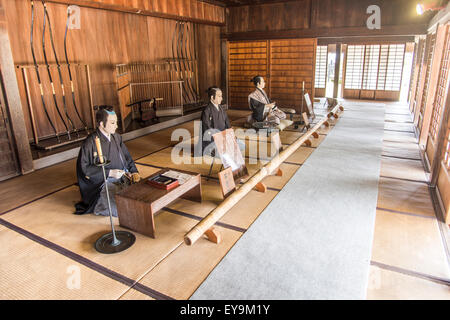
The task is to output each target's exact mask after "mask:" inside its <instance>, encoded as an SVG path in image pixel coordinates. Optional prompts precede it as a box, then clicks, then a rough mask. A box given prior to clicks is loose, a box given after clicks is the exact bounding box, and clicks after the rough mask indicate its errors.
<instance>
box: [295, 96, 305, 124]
mask: <svg viewBox="0 0 450 320" xmlns="http://www.w3.org/2000/svg"><path fill="white" fill-rule="evenodd" d="M304 100H305V89H304V88H302V106H301V108H300V120H299V121H294V129H298V126H300V125H303V124H305V122H304V121H303V119H302V114H303V101H304Z"/></svg>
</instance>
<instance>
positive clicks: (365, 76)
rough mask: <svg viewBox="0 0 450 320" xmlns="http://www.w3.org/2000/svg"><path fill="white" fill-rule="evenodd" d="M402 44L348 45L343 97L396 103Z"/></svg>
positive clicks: (403, 51) (401, 63)
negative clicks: (394, 101) (393, 101)
mask: <svg viewBox="0 0 450 320" xmlns="http://www.w3.org/2000/svg"><path fill="white" fill-rule="evenodd" d="M405 47H406V45H405V44H371V45H368V44H367V45H348V46H347V53H346V55H345V56H346V58H345V76H344V94H343V97H344V98H353V99H381V100H398V99H399V97H400V89H401V83H402V74H403V60H404V56H405Z"/></svg>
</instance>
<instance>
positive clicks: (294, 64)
mask: <svg viewBox="0 0 450 320" xmlns="http://www.w3.org/2000/svg"><path fill="white" fill-rule="evenodd" d="M316 47H317V41H316V39H290V40H267V41H240V42H230V43H229V44H228V88H229V89H228V90H229V91H228V93H229V100H230V107H231V108H237V109H248V108H249V107H248V99H247V97H248V95H249V94H250V93H251V92H252V91H253V90H255V87H254V85H253V83H252V82H250V79H252V78H253V77H254V76H256V75H260V76H263V77H264V79H265V82H266V88H265V91H266V92H267V94H268V96H269V98H270V99H271V100H274V101H276V102H277V104H278V105H279V106H280V107H291V108H295V109H296V110H297V111H298V112H300V108H301V105H302V94H301V93H302V82H303V81H304V82H305V93H309V96H310V98H311V101H313V99H314V76H315V72H314V71H315V70H314V69H315V55H316ZM303 107H304V111H306V104H304V106H303Z"/></svg>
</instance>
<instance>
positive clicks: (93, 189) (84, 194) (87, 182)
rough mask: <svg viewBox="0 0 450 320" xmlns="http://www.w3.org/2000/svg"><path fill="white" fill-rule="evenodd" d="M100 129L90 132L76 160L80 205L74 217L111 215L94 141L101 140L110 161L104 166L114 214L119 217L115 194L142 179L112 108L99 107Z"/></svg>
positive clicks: (98, 121)
mask: <svg viewBox="0 0 450 320" xmlns="http://www.w3.org/2000/svg"><path fill="white" fill-rule="evenodd" d="M95 118H96V122H97V130H96V131H94V132H93V133H91V134H90V135H89V136H88V137H87V138H86V140H84V142H83V145H82V146H81V148H80V152H79V153H78V159H77V179H78V185H79V187H80V193H81V199H82V200H81V202H78V203H77V204H76V205H75V208H76V212H75V214H84V213H94V214H95V215H109V208H108V199H107V196H106V188H105V183H104V178H103V170H102V168H101V167H99V166H96V165H95V163H96V162H98V155H97V148H96V144H95V138H96V137H98V138H99V139H100V145H101V149H102V153H103V156H104V157H105V158H106V159H107V160H108V161H110V163H109V164H108V165H107V166H106V167H105V173H106V177H107V181H106V184H107V187H108V191H109V195H110V204H111V212H112V215H113V216H114V217H117V208H116V204H115V200H114V194H115V193H117V192H118V191H120V190H121V189H122V188H123V187H124V186H125V185H127V184H130V183H134V182H138V181H139V180H140V176H139V173H138V170H137V168H136V165H135V164H134V161H133V159H132V158H131V155H130V153H129V152H128V149H127V147H126V146H125V144H124V143H123V141H122V137H121V135H120V134H118V133H115V131H116V129H117V115H116V113H115V112H114V110H113V107H111V106H99V107H98V110H97V113H96V115H95Z"/></svg>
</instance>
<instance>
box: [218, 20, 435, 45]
mask: <svg viewBox="0 0 450 320" xmlns="http://www.w3.org/2000/svg"><path fill="white" fill-rule="evenodd" d="M426 33H427V25H426V24H415V25H399V26H383V28H381V29H379V30H376V29H375V30H369V29H367V28H366V27H343V28H314V29H291V30H272V31H248V32H233V33H222V34H221V38H222V39H227V40H229V41H238V40H268V39H291V38H319V39H320V38H344V37H373V36H413V35H420V34H426Z"/></svg>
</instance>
